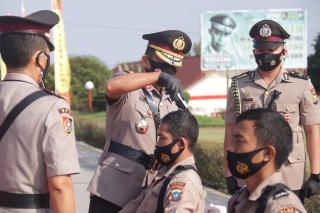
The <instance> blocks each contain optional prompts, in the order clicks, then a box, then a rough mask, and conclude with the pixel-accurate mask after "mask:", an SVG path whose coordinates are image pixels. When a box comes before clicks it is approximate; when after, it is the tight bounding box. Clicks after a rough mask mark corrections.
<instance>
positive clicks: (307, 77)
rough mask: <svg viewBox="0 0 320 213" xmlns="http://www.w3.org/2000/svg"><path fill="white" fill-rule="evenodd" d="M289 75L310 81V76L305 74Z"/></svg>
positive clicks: (290, 73) (292, 72)
mask: <svg viewBox="0 0 320 213" xmlns="http://www.w3.org/2000/svg"><path fill="white" fill-rule="evenodd" d="M288 75H289V76H291V77H295V78H300V79H304V80H308V79H309V76H308V75H306V74H303V73H298V72H295V71H289V72H288Z"/></svg>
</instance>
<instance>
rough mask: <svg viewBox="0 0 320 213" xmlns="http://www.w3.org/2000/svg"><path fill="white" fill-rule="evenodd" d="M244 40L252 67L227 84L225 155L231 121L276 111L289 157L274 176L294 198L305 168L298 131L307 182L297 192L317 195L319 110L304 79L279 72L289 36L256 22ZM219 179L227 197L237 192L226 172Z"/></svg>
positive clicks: (274, 25) (268, 23)
mask: <svg viewBox="0 0 320 213" xmlns="http://www.w3.org/2000/svg"><path fill="white" fill-rule="evenodd" d="M250 36H251V37H252V38H253V43H254V50H253V53H254V56H255V59H256V63H257V65H258V67H257V69H255V70H254V71H249V72H246V73H244V74H242V75H239V76H236V77H234V78H233V81H232V83H231V86H230V90H229V93H228V100H227V109H226V114H225V121H226V137H225V154H226V151H227V150H228V149H229V147H230V145H231V142H230V136H231V131H232V129H233V126H234V123H235V120H236V118H237V116H238V115H239V114H240V113H241V112H243V111H245V110H248V109H252V108H270V109H272V110H274V111H277V112H279V113H281V114H282V115H283V116H284V117H285V118H286V120H287V121H288V123H289V124H290V126H291V128H292V131H293V151H292V152H291V154H290V155H289V157H288V160H287V161H286V162H285V163H284V164H283V166H282V168H281V170H280V171H281V173H282V175H283V178H284V181H285V183H286V184H287V185H288V186H289V188H290V189H291V190H295V192H296V193H297V194H299V190H300V189H301V187H302V185H303V182H304V178H305V166H306V162H305V161H306V156H305V149H304V142H303V130H302V126H303V127H304V130H305V133H306V139H307V150H308V153H309V158H310V165H311V176H310V179H309V180H308V182H307V184H306V185H305V186H304V187H303V189H304V190H303V192H306V193H305V195H306V197H308V196H311V195H313V194H314V193H316V192H317V191H319V189H320V181H319V173H320V135H319V134H320V131H319V123H320V110H319V103H318V99H317V96H316V93H315V90H314V87H313V85H312V83H311V81H310V79H309V78H308V77H307V76H305V75H303V74H298V73H296V72H292V71H288V70H285V69H284V68H283V67H282V64H283V62H284V60H285V57H286V56H287V54H288V51H287V50H286V49H285V48H284V44H285V39H288V38H289V37H290V35H289V34H288V33H287V32H286V31H285V30H284V29H283V28H282V27H281V26H280V25H279V24H278V23H276V22H274V21H272V20H262V21H260V22H258V23H256V24H255V25H254V26H253V27H252V28H251V30H250ZM225 175H226V177H227V185H228V189H229V191H230V192H231V193H232V192H234V191H235V190H236V188H237V187H236V182H235V179H234V178H233V177H232V176H231V174H230V173H229V171H228V170H227V169H226V174H225ZM310 184H311V185H314V187H311V185H310ZM310 190H312V191H310Z"/></svg>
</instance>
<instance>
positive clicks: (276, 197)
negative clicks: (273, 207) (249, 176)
mask: <svg viewBox="0 0 320 213" xmlns="http://www.w3.org/2000/svg"><path fill="white" fill-rule="evenodd" d="M288 195H289V193H288V192H287V191H286V190H284V189H281V190H279V191H278V192H277V193H275V194H274V195H273V199H274V200H276V199H278V198H280V197H285V196H288Z"/></svg>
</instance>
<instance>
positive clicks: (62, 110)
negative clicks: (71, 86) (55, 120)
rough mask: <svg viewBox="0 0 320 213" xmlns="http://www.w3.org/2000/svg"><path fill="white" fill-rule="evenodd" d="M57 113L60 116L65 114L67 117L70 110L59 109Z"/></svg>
mask: <svg viewBox="0 0 320 213" xmlns="http://www.w3.org/2000/svg"><path fill="white" fill-rule="evenodd" d="M58 112H59V113H60V114H64V113H66V114H69V115H70V109H68V108H60V109H58Z"/></svg>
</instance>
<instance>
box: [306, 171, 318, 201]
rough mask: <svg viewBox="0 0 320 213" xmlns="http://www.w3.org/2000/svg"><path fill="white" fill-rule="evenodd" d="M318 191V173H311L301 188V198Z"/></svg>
mask: <svg viewBox="0 0 320 213" xmlns="http://www.w3.org/2000/svg"><path fill="white" fill-rule="evenodd" d="M317 193H320V174H311V175H310V177H309V179H308V180H307V182H306V183H305V184H304V185H303V187H302V189H301V199H302V200H304V198H309V197H311V196H313V195H315V194H317Z"/></svg>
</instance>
